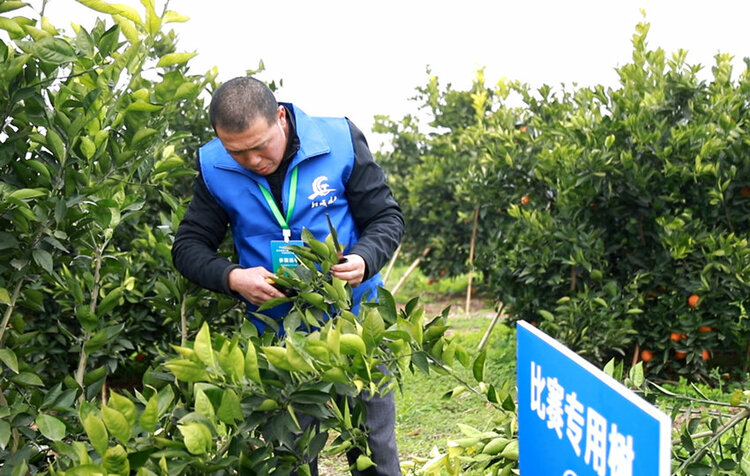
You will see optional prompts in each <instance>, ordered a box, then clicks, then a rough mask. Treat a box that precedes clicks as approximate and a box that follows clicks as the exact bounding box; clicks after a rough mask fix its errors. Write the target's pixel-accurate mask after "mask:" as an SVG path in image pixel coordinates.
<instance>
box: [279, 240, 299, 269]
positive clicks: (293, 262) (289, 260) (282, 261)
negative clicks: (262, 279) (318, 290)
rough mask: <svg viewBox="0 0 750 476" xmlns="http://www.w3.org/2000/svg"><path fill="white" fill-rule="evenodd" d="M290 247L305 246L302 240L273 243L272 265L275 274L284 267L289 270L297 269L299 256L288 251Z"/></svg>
mask: <svg viewBox="0 0 750 476" xmlns="http://www.w3.org/2000/svg"><path fill="white" fill-rule="evenodd" d="M289 245H297V246H304V243H303V242H302V240H290V241H289V242H286V241H284V240H273V241H271V263H272V264H273V272H274V274H276V273H277V272H278V271H279V268H281V267H282V266H284V267H285V268H289V269H293V268H296V267H297V255H295V254H294V252H293V251H292V250H289V249H287V247H288V246H289Z"/></svg>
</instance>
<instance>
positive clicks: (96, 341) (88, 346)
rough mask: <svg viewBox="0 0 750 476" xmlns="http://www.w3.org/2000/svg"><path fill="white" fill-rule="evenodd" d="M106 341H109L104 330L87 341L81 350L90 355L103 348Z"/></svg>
mask: <svg viewBox="0 0 750 476" xmlns="http://www.w3.org/2000/svg"><path fill="white" fill-rule="evenodd" d="M107 341H109V334H108V333H107V331H106V330H101V331H99V332H97V333H96V334H94V335H93V336H92V337H91V339H89V340H87V341H86V343H85V344H83V348H84V350H85V351H86V353H87V354H91V353H93V352H96V351H97V350H99V349H101V348H102V347H104V345H105V344H106V343H107Z"/></svg>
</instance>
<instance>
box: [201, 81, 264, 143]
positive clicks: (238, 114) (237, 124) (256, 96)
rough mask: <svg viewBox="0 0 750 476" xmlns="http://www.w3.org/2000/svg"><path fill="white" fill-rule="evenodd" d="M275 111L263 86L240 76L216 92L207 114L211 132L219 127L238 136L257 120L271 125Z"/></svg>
mask: <svg viewBox="0 0 750 476" xmlns="http://www.w3.org/2000/svg"><path fill="white" fill-rule="evenodd" d="M277 108H278V103H277V102H276V98H275V97H274V95H273V92H272V91H271V90H270V89H269V88H268V86H266V84H265V83H263V82H262V81H259V80H257V79H255V78H252V77H250V76H241V77H238V78H234V79H230V80H229V81H227V82H225V83H224V84H222V85H221V86H219V88H218V89H216V92H214V95H213V97H212V98H211V105H210V106H209V109H208V114H209V117H210V119H211V126H212V127H213V128H214V130H216V128H217V127H219V128H221V129H222V130H224V131H227V132H242V131H244V130H246V129H247V128H248V127H250V124H252V123H253V121H255V119H257V118H258V117H263V118H265V119H266V121H267V122H268V123H269V124H273V122H274V121H275V120H276V111H277Z"/></svg>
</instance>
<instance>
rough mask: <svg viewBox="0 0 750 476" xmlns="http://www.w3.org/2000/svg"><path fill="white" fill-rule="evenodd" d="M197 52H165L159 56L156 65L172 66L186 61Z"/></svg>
mask: <svg viewBox="0 0 750 476" xmlns="http://www.w3.org/2000/svg"><path fill="white" fill-rule="evenodd" d="M197 54H198V53H167V54H166V55H164V56H162V57H161V58H159V62H158V63H156V66H158V67H160V68H163V67H165V66H174V65H176V64H181V63H187V62H188V61H190V59H191V58H193V57H195V56H196V55H197Z"/></svg>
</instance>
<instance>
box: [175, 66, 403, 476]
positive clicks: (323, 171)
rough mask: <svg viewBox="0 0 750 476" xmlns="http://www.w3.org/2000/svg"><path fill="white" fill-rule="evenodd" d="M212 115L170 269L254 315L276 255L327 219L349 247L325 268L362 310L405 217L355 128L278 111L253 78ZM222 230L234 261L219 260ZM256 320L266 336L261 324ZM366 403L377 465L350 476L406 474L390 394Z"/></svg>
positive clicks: (238, 84)
mask: <svg viewBox="0 0 750 476" xmlns="http://www.w3.org/2000/svg"><path fill="white" fill-rule="evenodd" d="M209 115H210V119H211V125H212V126H213V128H214V131H215V132H216V135H217V138H215V139H213V140H212V141H210V142H208V143H207V144H205V145H203V146H202V147H201V148H200V150H199V151H198V170H199V175H198V176H197V177H196V180H195V182H194V185H193V198H192V200H191V202H190V205H189V206H188V209H187V211H186V212H185V216H184V218H183V220H182V222H181V223H180V226H179V229H178V230H177V234H176V236H175V241H174V245H173V247H172V256H173V260H174V264H175V266H176V267H177V269H178V270H179V271H180V272H181V273H182V274H184V275H185V276H186V277H187V278H188V279H190V280H191V281H193V282H195V283H197V284H199V285H201V286H203V287H205V288H207V289H210V290H213V291H216V292H224V293H226V294H229V295H231V296H236V297H238V298H240V299H242V300H243V301H245V303H246V304H247V308H248V311H249V312H252V311H255V310H256V309H257V308H258V306H260V305H262V304H263V303H264V302H266V301H267V300H269V299H272V298H275V297H283V294H282V293H281V292H280V291H279V290H277V289H276V288H274V287H273V286H272V285H270V284H269V283H268V282H267V281H266V278H268V277H272V276H273V271H274V270H275V269H276V268H278V265H279V263H278V262H274V260H275V259H278V256H279V253H278V250H279V249H282V248H283V247H284V245H285V244H286V243H289V242H294V241H296V240H300V238H301V232H302V229H303V227H304V228H307V229H308V230H310V231H311V232H312V233H313V235H314V236H315V237H316V239H318V240H321V241H322V240H324V239H325V237H326V235H328V233H329V228H328V222H327V220H326V214H327V215H329V216H330V217H331V219H332V221H333V224H334V226H335V227H336V229H337V232H338V236H339V241H340V242H341V243H342V244H345V245H346V248H345V250H344V257H345V258H346V260H342V262H341V263H339V264H337V265H335V266H333V267H332V268H331V271H332V273H333V275H334V276H336V277H338V278H340V279H343V280H346V281H348V282H349V283H350V284H351V286H352V289H353V302H354V307H353V308H352V312H355V313H357V311H358V308H359V302H360V300H361V299H362V298H363V297H364V296H369V297H370V298H372V297H375V296H377V287H378V286H380V285H382V280H381V278H380V275H379V274H378V271H379V270H380V268H382V267H383V265H384V264H385V263H386V262H387V261H388V259H390V257H391V255H392V254H393V252H394V251H395V249H396V247H397V246H398V243H399V242H400V241H401V238H402V236H403V233H404V219H403V215H402V213H401V210H400V208H399V206H398V204H397V203H396V201H395V200H394V198H393V195H392V193H391V190H390V188H389V187H388V185H387V184H386V181H385V176H384V174H383V171H382V170H381V168H380V167H379V166H378V165H377V164H376V163H375V162H374V160H373V158H372V154H371V152H370V150H369V147H368V146H367V142H366V140H365V138H364V135H363V134H362V132H361V131H360V130H359V129H357V128H356V127H355V126H354V125H353V124H352V123H351V122H350V121H349V120H348V119H346V118H321V117H313V116H308V115H307V114H305V113H304V112H303V111H302V110H300V109H299V108H297V107H296V106H294V105H292V104H286V103H281V104H280V103H277V101H276V99H275V97H274V95H273V93H272V92H271V90H270V89H269V88H268V87H267V86H266V85H265V84H263V83H262V82H260V81H258V80H256V79H253V78H250V77H239V78H235V79H232V80H230V81H228V82H226V83H224V84H223V85H222V86H221V87H219V88H218V89H217V90H216V92H215V93H214V95H213V98H212V100H211V105H210V109H209ZM228 226H231V231H232V237H233V241H234V245H235V250H236V253H237V258H238V262H237V263H234V262H231V261H229V260H227V259H225V258H223V257H220V256H219V255H218V254H217V249H218V247H219V244H220V243H221V242H222V241H223V239H224V236H225V234H226V231H227V227H228ZM285 311H286V309H284V308H283V306H276V307H275V308H272V309H269V310H267V311H264V313H265V314H267V315H268V316H269V317H272V318H274V319H281V318H283V314H284V312H285ZM253 322H254V323H255V324H256V326H258V328H259V330H260V331H262V330H263V323H262V322H261V321H259V320H257V319H254V320H253ZM366 404H367V426H368V429H369V438H368V443H369V446H370V449H371V451H372V459H373V461H374V462H375V463H376V465H377V466H375V467H372V468H370V469H369V470H366V471H365V472H361V473H360V472H356V471H355V472H353V474H377V475H397V474H401V473H400V470H399V464H398V452H397V449H396V441H395V433H394V424H395V407H394V403H393V394H392V393H391V394H388V395H386V396H385V397H383V398H372V399H368V400H366ZM313 472H314V474H317V468H313Z"/></svg>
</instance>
